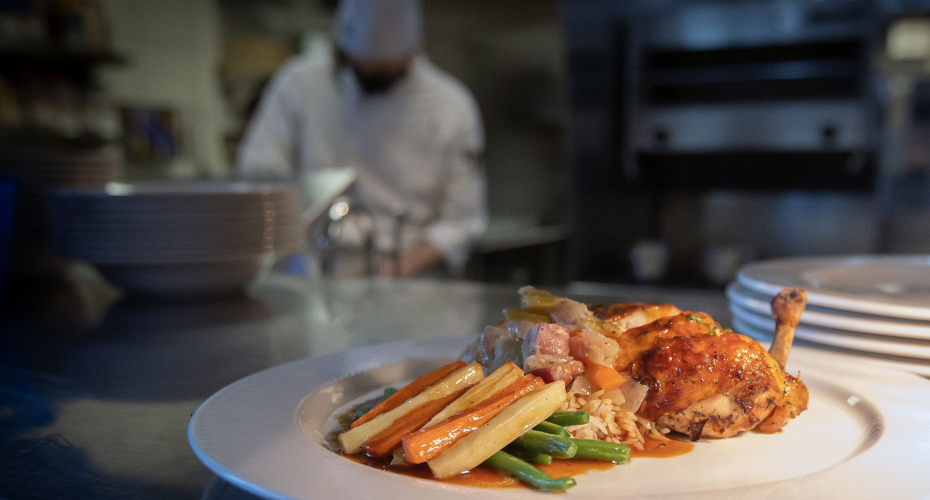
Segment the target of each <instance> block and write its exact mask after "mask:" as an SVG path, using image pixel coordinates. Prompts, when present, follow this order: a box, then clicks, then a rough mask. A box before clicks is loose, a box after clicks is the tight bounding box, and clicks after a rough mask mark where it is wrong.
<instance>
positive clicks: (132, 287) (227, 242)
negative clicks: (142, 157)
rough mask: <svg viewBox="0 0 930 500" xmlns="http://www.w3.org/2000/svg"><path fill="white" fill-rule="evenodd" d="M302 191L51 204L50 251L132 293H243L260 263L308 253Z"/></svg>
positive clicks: (152, 191) (73, 193)
mask: <svg viewBox="0 0 930 500" xmlns="http://www.w3.org/2000/svg"><path fill="white" fill-rule="evenodd" d="M301 207H302V204H301V199H300V195H299V192H298V190H297V188H296V187H293V186H289V185H271V184H252V183H190V184H180V183H159V182H150V183H139V184H118V183H112V184H108V185H107V186H106V187H104V188H96V189H59V190H57V191H55V193H54V194H53V195H52V196H51V197H50V199H49V209H50V213H51V220H52V238H51V249H52V251H53V253H55V254H56V255H59V256H61V257H67V258H72V259H79V260H84V261H88V262H91V263H93V264H95V265H96V266H97V267H98V268H99V269H100V271H101V272H102V273H103V274H104V275H105V276H106V277H107V278H108V279H109V280H110V281H112V282H113V283H114V284H116V285H118V286H120V287H122V288H123V289H125V290H126V291H127V292H129V293H130V294H136V295H149V296H162V297H171V296H178V297H190V296H206V295H219V294H225V293H230V292H236V291H241V290H243V289H244V288H245V287H246V286H247V285H248V284H249V283H250V282H251V281H252V280H253V279H254V278H255V277H256V275H257V274H258V272H259V271H260V269H261V268H262V266H263V264H266V263H268V262H269V261H271V260H273V259H274V258H277V257H281V256H285V255H289V254H293V253H296V252H298V251H299V250H300V249H301V248H303V246H304V244H305V242H304V237H303V225H302V223H301V210H302V209H301Z"/></svg>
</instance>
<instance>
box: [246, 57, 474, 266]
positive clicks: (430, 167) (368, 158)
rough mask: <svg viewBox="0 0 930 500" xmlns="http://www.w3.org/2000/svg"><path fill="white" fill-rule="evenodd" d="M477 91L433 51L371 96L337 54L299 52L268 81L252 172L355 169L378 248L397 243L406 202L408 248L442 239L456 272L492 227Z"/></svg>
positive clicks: (249, 151) (251, 143)
mask: <svg viewBox="0 0 930 500" xmlns="http://www.w3.org/2000/svg"><path fill="white" fill-rule="evenodd" d="M483 149H484V133H483V129H482V125H481V117H480V115H479V112H478V107H477V105H476V104H475V101H474V98H473V97H472V95H471V94H470V93H469V91H468V90H467V89H466V88H465V87H464V86H463V85H461V84H460V83H459V82H458V81H456V80H455V79H454V78H452V77H451V76H449V75H448V74H446V73H444V72H442V71H441V70H439V69H438V68H436V67H435V66H433V65H432V64H431V63H430V61H429V60H428V59H427V58H426V57H424V56H421V57H418V58H416V59H415V60H414V61H413V63H412V65H411V68H410V71H409V73H408V75H407V76H406V77H404V78H403V79H402V80H400V81H399V82H397V83H396V84H395V85H394V86H393V87H392V88H390V89H389V90H388V91H387V92H385V93H383V94H377V95H365V94H363V92H362V91H361V89H360V87H359V85H358V82H357V80H356V79H355V77H354V75H353V74H352V72H351V70H350V69H348V68H345V69H342V70H338V71H337V70H336V69H335V66H334V63H333V59H332V57H331V56H327V57H320V56H316V57H313V58H310V57H299V58H296V59H294V60H292V61H290V62H289V63H287V64H286V65H285V67H284V68H283V69H282V70H281V71H280V72H279V73H278V74H277V75H276V76H275V78H274V79H273V80H272V81H271V83H270V84H269V86H268V88H267V90H266V91H265V93H264V95H263V96H262V99H261V101H260V103H259V106H258V109H257V110H256V113H255V116H254V118H253V119H252V121H251V123H250V124H249V127H248V129H247V130H246V133H245V137H244V139H243V141H242V144H241V146H240V149H239V169H240V173H241V174H242V175H243V176H244V177H260V176H267V175H269V174H273V175H275V176H280V177H291V176H292V175H293V174H294V173H295V171H296V170H297V167H298V166H299V171H300V172H302V173H309V172H313V171H315V170H317V169H323V168H328V167H346V166H351V167H354V168H355V169H356V171H357V174H358V181H357V184H356V189H357V196H358V197H359V199H360V201H361V202H362V204H363V205H364V206H365V208H366V209H367V210H368V211H369V212H371V214H372V215H373V219H374V227H375V245H376V247H378V248H379V249H387V250H391V249H393V237H394V233H393V219H392V217H391V215H390V214H392V213H396V210H397V207H403V209H404V210H405V212H406V216H405V222H406V226H405V228H404V231H403V244H404V248H405V249H406V248H409V247H410V246H412V245H413V244H414V243H416V242H417V241H421V240H426V241H429V242H430V243H432V244H434V245H435V246H436V247H437V248H438V249H439V250H440V251H441V252H442V254H443V255H444V257H445V259H446V261H447V263H448V264H449V266H450V267H451V268H453V269H457V268H461V267H462V266H463V265H464V263H465V260H466V259H467V258H468V253H469V250H470V246H471V242H472V241H474V239H475V238H476V237H477V236H479V235H481V234H482V233H483V232H484V230H485V227H486V225H487V201H486V196H487V195H486V185H485V177H484V172H483V170H482V168H481V163H480V155H481V153H482V152H483Z"/></svg>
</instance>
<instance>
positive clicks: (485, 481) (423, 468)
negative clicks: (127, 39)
mask: <svg viewBox="0 0 930 500" xmlns="http://www.w3.org/2000/svg"><path fill="white" fill-rule="evenodd" d="M645 444H646V446H645V450H637V449H635V448H633V450H632V452H633V453H632V456H633V458H639V457H650V458H668V457H675V456H678V455H684V454H685V453H688V452H689V451H691V450H692V449H693V448H694V445H693V444H691V443H685V442H682V441H675V440H671V441H659V440H656V439H648V438H647V439H646V443H645ZM343 456H344V457H345V458H347V459H349V460H351V461H353V462H356V463H360V464H362V465H367V466H369V467H374V468H376V469H381V470H385V471H390V472H393V473H396V474H401V475H404V476H409V477H416V478H419V479H428V480H430V481H439V482H442V483H447V484H457V485H461V486H472V487H475V488H529V486H526V485H524V484H523V483H520V482H519V481H517V480H516V479H513V478H511V477H508V476H505V475H503V474H500V473H498V472H496V471H494V470H491V469H488V468H485V467H483V466H478V467H475V468H474V469H472V470H470V471H468V472H466V473H464V474H460V475H458V476H453V477H450V478H446V479H437V478H436V477H435V476H433V473H432V472H431V471H430V470H429V466H427V465H426V464H418V465H414V466H411V467H402V466H391V457H384V458H372V457H368V456H366V455H364V454H362V453H359V454H357V455H343ZM615 465H616V464H614V463H613V462H604V461H602V460H586V459H570V460H562V459H558V458H553V459H552V464H551V465H544V464H536V467H538V468H539V469H540V470H541V471H543V472H545V473H546V474H549V475H550V476H552V477H567V476H571V477H574V476H578V475H581V474H584V473H585V472H588V471H592V470H607V469H610V468H612V467H614V466H615Z"/></svg>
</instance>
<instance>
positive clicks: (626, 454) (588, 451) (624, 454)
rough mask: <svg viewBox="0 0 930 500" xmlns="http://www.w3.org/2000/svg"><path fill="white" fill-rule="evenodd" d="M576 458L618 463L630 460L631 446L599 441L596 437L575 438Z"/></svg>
mask: <svg viewBox="0 0 930 500" xmlns="http://www.w3.org/2000/svg"><path fill="white" fill-rule="evenodd" d="M571 441H572V443H574V444H575V448H576V451H575V457H576V458H591V459H594V460H607V461H609V462H614V463H618V464H625V463H627V462H629V461H630V447H629V446H627V445H625V444H617V443H611V442H609V441H597V440H594V439H574V438H572V440H571Z"/></svg>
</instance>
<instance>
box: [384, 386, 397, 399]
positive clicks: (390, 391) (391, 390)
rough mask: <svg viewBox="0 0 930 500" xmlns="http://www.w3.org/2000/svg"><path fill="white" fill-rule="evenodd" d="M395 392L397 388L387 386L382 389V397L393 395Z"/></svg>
mask: <svg viewBox="0 0 930 500" xmlns="http://www.w3.org/2000/svg"><path fill="white" fill-rule="evenodd" d="M395 392H397V389H395V388H393V387H388V388H387V389H385V390H384V399H387V398H389V397H391V396H393V395H394V393H395Z"/></svg>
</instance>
